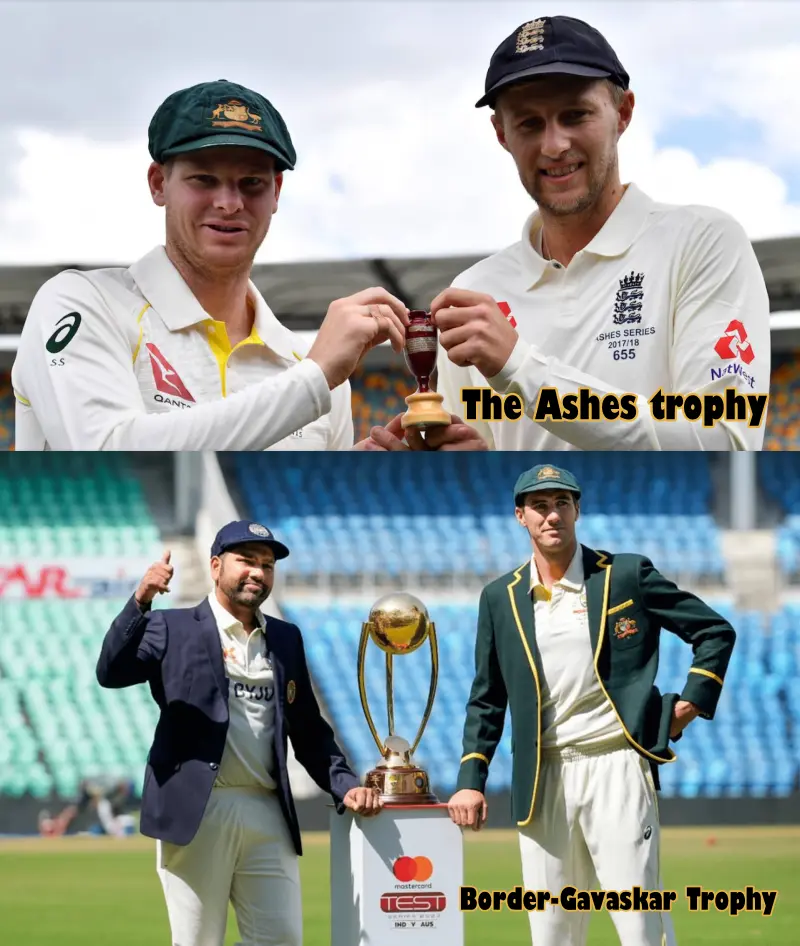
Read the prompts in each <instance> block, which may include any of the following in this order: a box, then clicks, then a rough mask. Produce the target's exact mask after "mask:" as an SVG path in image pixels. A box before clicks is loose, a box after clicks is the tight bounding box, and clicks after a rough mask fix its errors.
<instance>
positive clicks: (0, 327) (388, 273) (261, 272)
mask: <svg viewBox="0 0 800 946" xmlns="http://www.w3.org/2000/svg"><path fill="white" fill-rule="evenodd" d="M753 248H754V249H755V252H756V256H757V258H758V261H759V264H760V266H761V269H762V272H763V273H764V279H765V281H766V284H767V291H768V292H769V297H770V304H771V309H772V311H773V312H782V311H788V310H798V309H800V237H782V238H778V239H773V240H759V241H754V243H753ZM483 255H486V254H483ZM479 259H481V256H447V257H426V258H422V257H421V258H417V259H413V258H412V259H355V260H337V261H331V262H324V261H321V262H303V263H273V264H269V265H259V266H255V267H254V268H253V281H254V282H255V283H256V285H257V286H258V288H259V290H260V291H261V292H262V293H263V295H264V297H265V298H266V299H267V301H268V302H269V304H270V306H271V308H272V310H273V311H274V312H275V314H276V315H277V316H278V318H279V319H280V320H281V321H282V322H283V323H284V324H285V325H286V326H287V327H288V328H290V329H292V330H294V331H303V330H313V329H316V328H317V327H318V326H319V324H320V321H321V320H322V317H323V316H324V314H325V312H326V310H327V308H328V305H329V304H330V303H331V301H332V300H334V299H340V298H343V297H344V296H349V295H352V294H353V293H354V292H358V290H360V289H365V288H367V287H369V286H383V287H384V288H386V289H388V290H389V291H390V292H392V293H394V294H395V295H396V296H398V297H399V298H401V299H402V300H403V301H404V302H405V303H406V305H408V306H409V308H427V306H428V305H429V304H430V302H431V300H432V299H433V297H434V296H436V295H437V294H438V293H439V292H441V290H442V289H444V288H445V287H446V286H448V285H450V283H451V282H452V280H453V278H454V277H455V276H457V275H458V273H460V272H462V271H463V270H465V269H467V268H468V267H469V266H471V265H472V264H473V263H475V262H477V261H478V260H479ZM69 268H74V269H83V270H86V269H95V268H97V267H96V266H87V265H81V266H71V265H70V264H69V263H64V264H63V265H50V266H0V334H11V335H16V334H18V333H19V331H20V330H21V328H22V323H23V322H24V320H25V316H26V314H27V311H28V307H29V305H30V303H31V300H32V299H33V296H34V294H35V293H36V291H37V290H38V288H39V287H40V286H41V285H42V284H43V283H44V282H46V281H47V280H48V279H49V278H50V277H51V276H54V275H55V274H56V273H59V272H61V271H62V270H64V269H69Z"/></svg>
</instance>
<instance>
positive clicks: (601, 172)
mask: <svg viewBox="0 0 800 946" xmlns="http://www.w3.org/2000/svg"><path fill="white" fill-rule="evenodd" d="M616 166H617V160H616V157H612V159H611V160H610V161H609V162H608V163H607V164H606V165H605V167H604V168H598V169H597V170H596V171H595V173H594V174H592V172H591V170H587V169H588V168H589V165H588V164H584V166H583V169H584V170H587V173H588V174H590V175H591V176H590V177H589V188H588V190H587V192H586V193H585V194H583V195H582V196H578V197H575V198H573V199H572V200H570V201H569V202H565V201H563V200H562V201H556V202H553V203H550V202H549V200H548V198H547V197H544V196H543V195H542V194H541V193H539V192H538V191H537V189H536V188H534V187H533V186H530V187H528V186H526V187H525V190H527V192H528V195H529V196H530V197H532V198H533V200H535V201H536V203H537V205H538V207H539V209H540V210H544V211H545V212H546V213H549V214H551V215H552V216H554V217H571V216H572V215H574V214H580V213H583V212H584V211H586V210H590V209H591V208H592V207H593V206H594V205H595V204H596V203H597V201H598V199H599V197H600V195H601V194H602V193H603V189H604V188H605V186H606V184H607V183H608V181H609V179H610V178H611V176H612V174H613V173H614V169H615V168H616ZM536 180H538V171H537V178H536ZM523 183H524V182H523ZM539 190H541V189H539Z"/></svg>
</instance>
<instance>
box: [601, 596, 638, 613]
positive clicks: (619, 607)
mask: <svg viewBox="0 0 800 946" xmlns="http://www.w3.org/2000/svg"><path fill="white" fill-rule="evenodd" d="M631 607H633V598H628V600H627V601H623V602H622V604H615V605H614V607H613V608H609V609H608V612H607V613H608V614H609V615H611V614H616V613H617V611H622V610H624V609H625V608H631Z"/></svg>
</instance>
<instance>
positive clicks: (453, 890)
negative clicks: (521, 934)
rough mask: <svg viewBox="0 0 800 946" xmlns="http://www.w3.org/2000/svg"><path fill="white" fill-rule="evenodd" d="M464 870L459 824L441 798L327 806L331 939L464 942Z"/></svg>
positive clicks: (338, 943)
mask: <svg viewBox="0 0 800 946" xmlns="http://www.w3.org/2000/svg"><path fill="white" fill-rule="evenodd" d="M401 858H404V860H402V861H400V859H401ZM398 862H399V863H398ZM412 873H413V874H414V875H415V876H414V877H413V878H412V879H410V880H403V879H401V878H405V877H407V876H409V875H410V874H412ZM428 873H430V876H426V875H427V874H428ZM397 874H399V875H400V877H398V876H397ZM463 876H464V854H463V841H462V837H461V829H460V828H459V827H458V826H457V825H454V824H453V822H452V821H451V820H450V818H449V816H448V814H447V807H446V806H445V805H397V806H387V807H386V808H384V809H383V811H382V812H381V813H380V814H379V815H377V816H375V817H372V818H360V817H358V816H357V815H352V814H351V813H350V812H347V813H346V814H344V815H337V814H336V812H332V814H331V946H417V944H424V946H463V944H464V917H463V914H462V913H461V910H460V909H459V887H460V886H461V885H462V883H463Z"/></svg>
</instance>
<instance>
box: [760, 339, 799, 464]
mask: <svg viewBox="0 0 800 946" xmlns="http://www.w3.org/2000/svg"><path fill="white" fill-rule="evenodd" d="M798 404H800V353H799V352H792V353H791V354H789V355H783V356H782V357H781V356H777V357H776V359H775V362H774V363H773V366H772V375H771V377H770V398H769V413H768V415H767V429H766V433H765V436H764V449H765V450H798V449H800V413H799V412H798Z"/></svg>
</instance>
